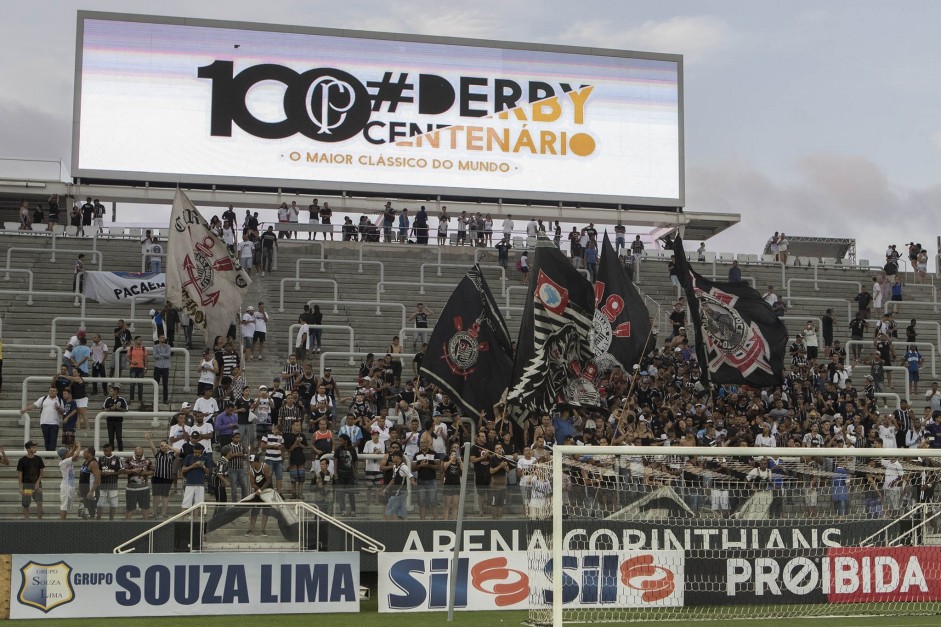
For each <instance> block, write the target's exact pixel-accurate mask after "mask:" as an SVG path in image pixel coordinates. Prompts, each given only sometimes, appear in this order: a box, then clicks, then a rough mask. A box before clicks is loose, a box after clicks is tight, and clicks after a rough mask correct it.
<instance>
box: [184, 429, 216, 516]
mask: <svg viewBox="0 0 941 627" xmlns="http://www.w3.org/2000/svg"><path fill="white" fill-rule="evenodd" d="M211 468H212V458H210V457H209V456H208V455H206V454H205V452H204V448H203V444H202V443H201V442H197V443H196V444H194V445H193V452H192V453H190V454H189V455H187V456H186V458H185V459H184V460H183V468H182V472H183V477H184V478H185V480H186V487H185V488H184V489H183V509H187V508H189V507H192V506H193V505H198V504H200V503H203V502H205V500H206V473H207V472H209V470H210V469H211Z"/></svg>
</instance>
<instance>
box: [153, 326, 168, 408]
mask: <svg viewBox="0 0 941 627" xmlns="http://www.w3.org/2000/svg"><path fill="white" fill-rule="evenodd" d="M171 350H172V347H171V346H170V345H169V344H167V336H166V335H161V336H160V337H159V338H157V343H156V344H154V347H153V349H151V352H152V353H153V356H154V379H155V380H156V381H157V385H160V384H163V385H162V387H163V404H164V405H169V404H170V351H171Z"/></svg>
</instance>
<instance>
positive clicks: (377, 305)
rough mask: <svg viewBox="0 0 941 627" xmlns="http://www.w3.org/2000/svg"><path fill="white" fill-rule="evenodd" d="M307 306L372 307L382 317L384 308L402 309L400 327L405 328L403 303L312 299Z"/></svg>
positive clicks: (377, 300)
mask: <svg viewBox="0 0 941 627" xmlns="http://www.w3.org/2000/svg"><path fill="white" fill-rule="evenodd" d="M307 304H308V305H311V306H313V305H317V304H320V305H343V306H344V307H350V306H352V307H365V306H371V307H375V308H376V315H377V316H381V315H382V308H383V307H393V308H396V309H401V310H402V320H401V322H400V323H399V327H400V328H401V327H404V326H405V305H403V304H402V303H391V302H387V301H380V300H379V299H378V298H377V299H376V300H375V301H369V300H335V301H334V300H321V299H311V300H309V301H307Z"/></svg>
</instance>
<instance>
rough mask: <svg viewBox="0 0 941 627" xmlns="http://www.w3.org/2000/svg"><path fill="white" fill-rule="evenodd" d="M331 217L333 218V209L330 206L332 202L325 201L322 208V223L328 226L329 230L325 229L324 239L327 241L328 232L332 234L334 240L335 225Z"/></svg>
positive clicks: (331, 237)
mask: <svg viewBox="0 0 941 627" xmlns="http://www.w3.org/2000/svg"><path fill="white" fill-rule="evenodd" d="M331 218H333V209H331V208H330V203H328V202H324V203H323V207H321V208H320V224H322V225H324V226H326V227H327V230H326V231H324V234H323V240H324V241H327V233H329V234H330V241H331V242H332V241H333V226H332V224H331ZM315 239H316V238H315Z"/></svg>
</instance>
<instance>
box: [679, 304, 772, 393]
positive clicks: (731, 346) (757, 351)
mask: <svg viewBox="0 0 941 627" xmlns="http://www.w3.org/2000/svg"><path fill="white" fill-rule="evenodd" d="M695 291H696V299H697V300H698V301H699V311H700V313H701V315H702V322H703V342H704V344H705V345H706V356H707V359H708V360H709V370H711V371H713V372H715V371H716V370H718V369H719V368H720V367H721V366H722V365H723V364H727V365H729V366H732V367H733V368H735V369H736V370H738V371H739V372H741V373H742V375H744V376H748V375H749V374H751V373H752V372H754V371H755V370H762V371H764V372H767V373H769V374H773V373H774V369H773V368H772V367H771V363H770V358H771V348H770V347H769V346H768V342H767V340H766V339H765V336H764V335H762V333H761V330H760V329H759V328H758V325H756V324H755V323H754V322H752V323H748V322H746V321H745V319H744V318H742V316H741V315H740V314H739V313H738V311H736V309H735V302H736V301H737V300H738V296H735V295H733V294H728V293H726V292H723V291H722V290H719V289H718V288H712V290H710V291H709V292H706V291H703V290H701V289H700V288H698V287H697V288H695Z"/></svg>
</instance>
